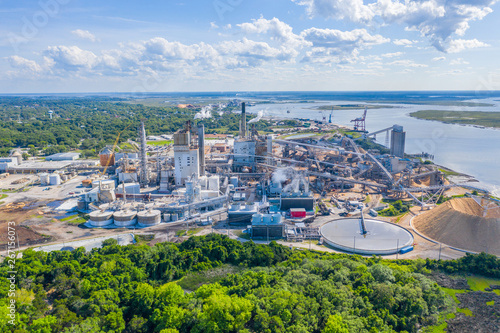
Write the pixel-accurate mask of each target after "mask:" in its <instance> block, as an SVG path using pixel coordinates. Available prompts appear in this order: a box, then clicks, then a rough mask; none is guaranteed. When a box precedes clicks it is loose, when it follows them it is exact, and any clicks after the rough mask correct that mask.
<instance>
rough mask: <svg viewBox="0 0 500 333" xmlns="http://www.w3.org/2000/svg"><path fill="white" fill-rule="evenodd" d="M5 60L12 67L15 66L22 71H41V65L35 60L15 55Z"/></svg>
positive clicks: (35, 72)
mask: <svg viewBox="0 0 500 333" xmlns="http://www.w3.org/2000/svg"><path fill="white" fill-rule="evenodd" d="M7 60H8V62H9V64H10V66H11V67H12V68H16V69H18V70H20V71H22V72H23V73H31V74H38V73H41V72H42V71H43V68H42V66H40V65H39V64H37V63H36V61H33V60H28V59H26V58H23V57H19V56H17V55H14V56H11V57H8V58H7Z"/></svg>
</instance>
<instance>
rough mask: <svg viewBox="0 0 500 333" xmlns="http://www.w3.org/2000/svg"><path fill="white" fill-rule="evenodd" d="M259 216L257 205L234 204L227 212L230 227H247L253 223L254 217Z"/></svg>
mask: <svg viewBox="0 0 500 333" xmlns="http://www.w3.org/2000/svg"><path fill="white" fill-rule="evenodd" d="M255 214H257V205H255V204H248V205H240V204H232V205H231V207H230V208H229V210H228V212H227V221H228V223H229V224H230V225H247V224H250V223H251V222H252V215H255Z"/></svg>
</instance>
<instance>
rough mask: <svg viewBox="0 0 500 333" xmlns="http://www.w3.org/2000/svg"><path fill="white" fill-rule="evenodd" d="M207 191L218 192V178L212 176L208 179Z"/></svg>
mask: <svg viewBox="0 0 500 333" xmlns="http://www.w3.org/2000/svg"><path fill="white" fill-rule="evenodd" d="M208 189H209V190H211V191H219V177H218V176H212V177H210V178H208Z"/></svg>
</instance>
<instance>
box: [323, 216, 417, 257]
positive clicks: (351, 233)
mask: <svg viewBox="0 0 500 333" xmlns="http://www.w3.org/2000/svg"><path fill="white" fill-rule="evenodd" d="M364 223H365V229H366V234H363V231H362V230H363V228H362V223H361V219H360V218H347V219H340V220H334V221H332V222H329V223H327V224H325V225H324V226H322V227H321V230H320V232H321V236H323V239H324V241H325V243H326V244H328V245H330V246H332V247H334V248H337V249H339V250H343V251H347V252H352V253H357V254H369V255H371V254H381V255H384V254H394V253H396V252H398V251H399V250H400V249H401V248H403V247H405V246H410V245H413V235H412V234H411V233H410V232H409V231H407V230H406V229H404V228H402V227H400V226H398V225H396V224H392V223H388V222H384V221H379V220H373V219H365V220H364Z"/></svg>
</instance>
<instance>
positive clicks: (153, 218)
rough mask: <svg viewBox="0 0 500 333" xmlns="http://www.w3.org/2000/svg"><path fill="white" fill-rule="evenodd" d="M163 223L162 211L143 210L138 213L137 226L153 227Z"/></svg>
mask: <svg viewBox="0 0 500 333" xmlns="http://www.w3.org/2000/svg"><path fill="white" fill-rule="evenodd" d="M160 223H161V211H159V210H143V211H141V212H139V213H137V224H138V225H139V226H141V227H151V226H153V225H157V224H160Z"/></svg>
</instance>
